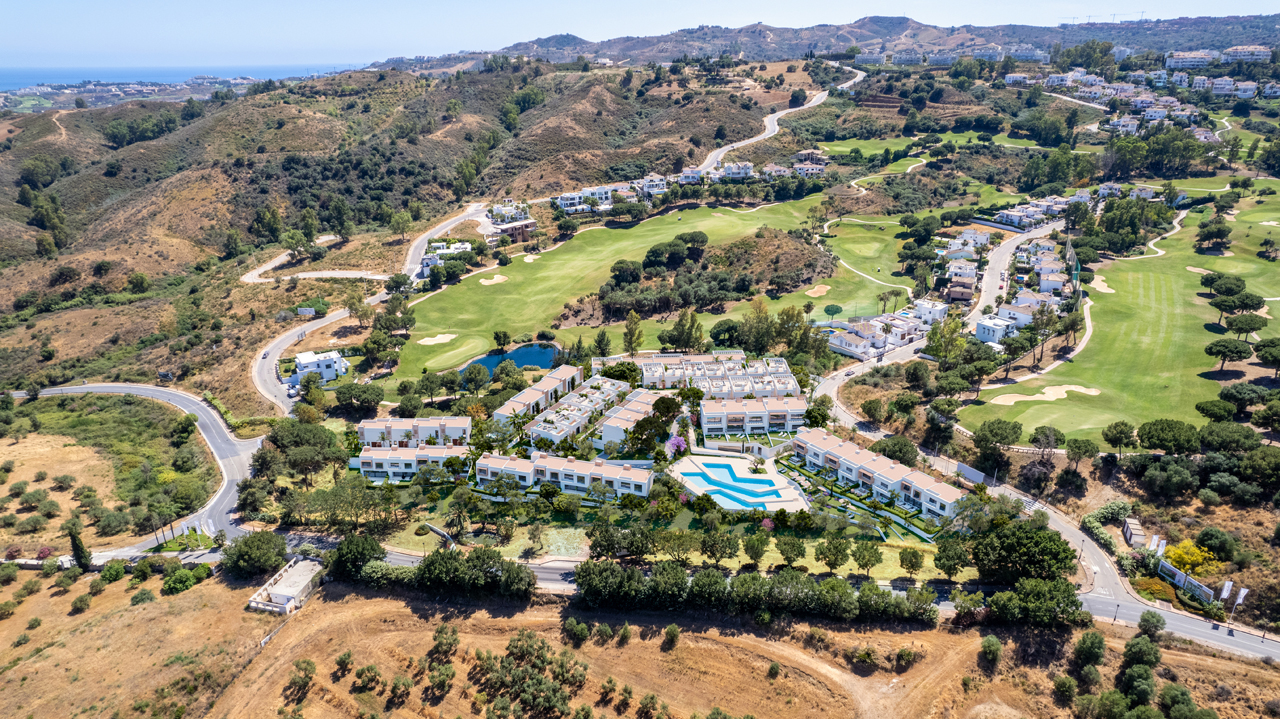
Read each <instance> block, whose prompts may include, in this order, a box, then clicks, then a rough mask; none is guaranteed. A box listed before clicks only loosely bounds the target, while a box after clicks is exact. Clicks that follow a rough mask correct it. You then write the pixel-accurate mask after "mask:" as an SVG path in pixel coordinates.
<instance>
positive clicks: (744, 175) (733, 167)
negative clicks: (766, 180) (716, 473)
mask: <svg viewBox="0 0 1280 719" xmlns="http://www.w3.org/2000/svg"><path fill="white" fill-rule="evenodd" d="M720 171H721V172H723V173H724V179H726V180H750V179H751V178H753V177H755V176H756V173H755V166H754V165H752V164H751V163H750V162H729V163H725V164H724V165H723V166H722V167H721V168H720Z"/></svg>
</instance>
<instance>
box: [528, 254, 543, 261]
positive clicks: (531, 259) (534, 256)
mask: <svg viewBox="0 0 1280 719" xmlns="http://www.w3.org/2000/svg"><path fill="white" fill-rule="evenodd" d="M541 258H542V255H525V256H524V261H525V262H533V261H534V260H537V259H541Z"/></svg>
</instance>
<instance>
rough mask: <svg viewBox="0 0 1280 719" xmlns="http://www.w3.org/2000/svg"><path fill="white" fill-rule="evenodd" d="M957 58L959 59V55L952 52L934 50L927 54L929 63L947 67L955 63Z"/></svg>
mask: <svg viewBox="0 0 1280 719" xmlns="http://www.w3.org/2000/svg"><path fill="white" fill-rule="evenodd" d="M959 59H960V56H959V55H955V54H953V53H942V52H936V53H933V54H932V55H930V56H929V64H930V65H942V66H944V67H949V66H951V65H954V64H956V60H959Z"/></svg>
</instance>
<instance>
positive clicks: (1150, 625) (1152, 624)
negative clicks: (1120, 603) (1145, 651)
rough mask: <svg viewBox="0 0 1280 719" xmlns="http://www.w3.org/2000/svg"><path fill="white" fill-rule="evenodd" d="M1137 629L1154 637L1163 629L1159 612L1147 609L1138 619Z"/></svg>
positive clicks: (1162, 620) (1162, 619)
mask: <svg viewBox="0 0 1280 719" xmlns="http://www.w3.org/2000/svg"><path fill="white" fill-rule="evenodd" d="M1138 631H1140V632H1142V633H1143V634H1145V635H1147V636H1149V637H1151V638H1153V639H1154V638H1155V636H1156V635H1157V634H1159V633H1160V632H1162V631H1164V617H1163V616H1162V615H1161V614H1160V613H1159V612H1155V611H1152V610H1150V609H1148V610H1147V611H1145V612H1143V613H1142V616H1141V617H1140V618H1139V619H1138Z"/></svg>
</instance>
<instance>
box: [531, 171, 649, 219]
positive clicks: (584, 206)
mask: <svg viewBox="0 0 1280 719" xmlns="http://www.w3.org/2000/svg"><path fill="white" fill-rule="evenodd" d="M668 181H669V178H667V177H663V176H662V175H659V174H656V173H650V174H648V175H645V176H644V177H642V178H640V179H638V180H629V181H627V182H619V183H614V184H609V185H598V186H595V187H584V188H582V189H580V190H578V191H577V192H566V193H564V194H562V195H560V196H558V197H554V198H552V200H553V201H554V202H555V203H556V206H557V207H559V208H560V209H562V210H564V211H565V213H566V214H570V215H573V214H578V213H581V212H593V211H599V212H607V211H608V210H610V209H612V208H613V203H614V197H615V196H616V197H617V199H618V200H620V201H622V202H637V201H639V200H641V199H644V200H645V201H652V200H653V199H654V198H657V197H659V196H661V195H663V194H666V192H667V183H668Z"/></svg>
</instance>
